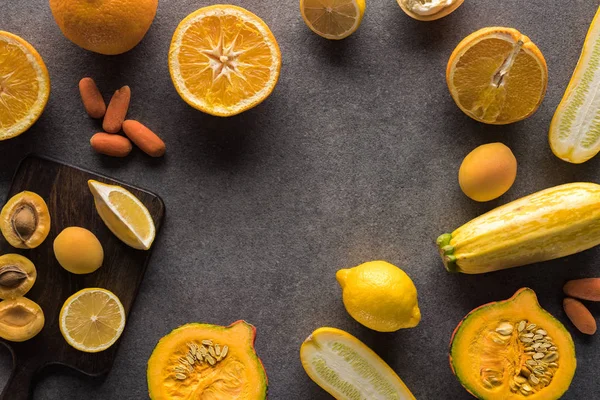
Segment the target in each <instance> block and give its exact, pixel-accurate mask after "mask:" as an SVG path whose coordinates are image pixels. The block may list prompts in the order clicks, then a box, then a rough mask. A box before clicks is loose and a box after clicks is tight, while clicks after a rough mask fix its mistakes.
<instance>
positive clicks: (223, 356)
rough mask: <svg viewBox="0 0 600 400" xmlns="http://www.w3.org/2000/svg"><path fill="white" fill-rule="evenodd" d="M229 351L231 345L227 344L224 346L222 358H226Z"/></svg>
mask: <svg viewBox="0 0 600 400" xmlns="http://www.w3.org/2000/svg"><path fill="white" fill-rule="evenodd" d="M228 352H229V346H227V345H225V346H223V348H222V349H221V358H225V356H226V355H227V353H228Z"/></svg>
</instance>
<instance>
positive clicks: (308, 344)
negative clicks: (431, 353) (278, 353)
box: [300, 328, 415, 400]
mask: <svg viewBox="0 0 600 400" xmlns="http://www.w3.org/2000/svg"><path fill="white" fill-rule="evenodd" d="M300 359H301V361H302V366H303V367H304V370H305V371H306V373H307V374H308V376H310V378H311V379H312V380H313V381H315V383H317V384H318V385H319V386H321V387H322V388H323V389H325V390H326V391H327V392H329V394H331V395H332V396H333V397H335V398H336V399H337V400H355V399H361V400H362V399H369V400H391V399H394V400H414V398H415V397H414V396H413V395H412V393H411V392H410V390H408V388H407V387H406V385H405V384H404V382H402V380H401V379H400V378H399V377H398V375H396V373H395V372H394V371H393V370H392V369H391V368H390V367H389V366H388V365H387V364H386V363H385V361H383V360H382V359H381V358H379V356H378V355H377V354H375V353H374V352H373V351H372V350H371V349H369V348H368V347H367V346H366V345H365V344H364V343H362V342H361V341H360V340H358V339H357V338H355V337H354V336H352V335H350V334H349V333H347V332H344V331H342V330H340V329H335V328H319V329H317V330H316V331H314V332H313V333H312V334H311V335H310V336H309V337H308V338H307V339H306V340H305V341H304V343H303V344H302V347H301V348H300Z"/></svg>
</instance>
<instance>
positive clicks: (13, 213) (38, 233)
mask: <svg viewBox="0 0 600 400" xmlns="http://www.w3.org/2000/svg"><path fill="white" fill-rule="evenodd" d="M0 230H2V234H3V235H4V238H5V239H6V241H7V242H8V243H10V244H11V246H13V247H16V248H18V249H34V248H36V247H38V246H39V245H40V244H42V242H43V241H44V240H46V237H47V236H48V233H49V232H50V213H49V212H48V206H47V205H46V202H45V201H44V199H42V198H41V197H40V196H39V195H37V194H36V193H33V192H27V191H25V192H21V193H18V194H16V195H14V196H13V197H12V198H11V199H10V200H9V201H8V202H7V203H6V205H5V206H4V207H3V208H2V212H1V213H0Z"/></svg>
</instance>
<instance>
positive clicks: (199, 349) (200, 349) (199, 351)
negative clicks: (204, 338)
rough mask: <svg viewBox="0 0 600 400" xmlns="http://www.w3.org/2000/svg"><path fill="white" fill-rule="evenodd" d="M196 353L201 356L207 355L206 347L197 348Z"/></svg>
mask: <svg viewBox="0 0 600 400" xmlns="http://www.w3.org/2000/svg"><path fill="white" fill-rule="evenodd" d="M197 352H198V353H200V354H201V355H202V356H205V355H206V354H208V350H206V347H204V346H200V347H198V351H197Z"/></svg>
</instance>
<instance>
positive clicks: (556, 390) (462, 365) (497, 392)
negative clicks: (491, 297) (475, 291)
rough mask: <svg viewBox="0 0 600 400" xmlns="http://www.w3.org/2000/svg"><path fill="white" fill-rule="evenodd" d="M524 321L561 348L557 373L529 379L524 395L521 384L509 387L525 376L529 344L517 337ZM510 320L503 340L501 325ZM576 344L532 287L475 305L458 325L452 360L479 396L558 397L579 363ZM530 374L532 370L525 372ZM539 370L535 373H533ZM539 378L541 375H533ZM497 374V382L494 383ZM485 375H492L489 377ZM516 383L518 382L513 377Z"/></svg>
mask: <svg viewBox="0 0 600 400" xmlns="http://www.w3.org/2000/svg"><path fill="white" fill-rule="evenodd" d="M521 321H527V325H531V324H535V325H536V326H537V327H536V328H535V329H534V330H537V329H543V330H544V331H546V332H547V336H548V337H550V338H551V341H552V343H553V344H554V346H555V347H556V348H557V350H556V352H557V353H558V356H559V358H558V360H556V361H555V362H556V364H558V367H557V368H556V369H552V371H553V377H552V378H551V379H549V380H550V382H549V384H548V385H547V386H545V387H544V386H543V385H537V386H536V385H532V384H531V382H529V381H527V384H528V385H529V386H530V387H532V389H533V390H532V391H531V392H530V393H529V394H528V395H527V396H525V395H524V394H523V393H522V392H521V390H517V391H516V392H515V391H514V390H513V389H511V382H512V381H513V380H514V378H515V376H522V374H523V373H525V372H527V371H524V372H521V371H523V370H524V369H525V368H526V367H525V366H526V365H527V364H526V361H527V360H530V359H532V355H531V354H527V353H528V352H527V351H526V348H527V346H530V344H524V343H522V342H521V339H520V338H519V336H520V335H522V334H523V333H525V332H527V330H526V329H525V330H523V331H521V332H519V331H518V325H519V323H520V322H521ZM503 323H508V324H511V325H512V326H513V327H514V331H513V332H512V333H511V334H510V335H509V336H510V339H507V340H506V341H505V342H502V341H501V340H500V341H497V340H498V332H497V329H498V327H499V326H501V324H503ZM576 364H577V361H576V358H575V346H574V344H573V340H572V339H571V335H570V334H569V332H568V331H567V330H566V329H565V327H564V326H563V325H562V324H561V323H560V322H559V321H558V320H556V319H555V318H554V317H553V316H552V315H550V314H549V313H548V312H547V311H545V310H544V309H543V308H541V307H540V305H539V304H538V302H537V297H536V295H535V293H534V292H533V290H531V289H527V288H525V289H521V290H519V291H518V292H517V293H516V294H515V295H514V296H513V297H512V298H510V299H508V300H506V301H501V302H496V303H490V304H487V305H484V306H481V307H479V308H477V309H475V310H473V311H472V312H471V313H469V315H467V317H465V319H464V320H463V321H462V322H461V323H460V324H459V325H458V327H457V328H456V330H455V332H454V335H453V338H452V342H451V345H450V366H451V368H452V371H453V372H454V374H455V375H456V377H457V378H458V380H459V381H460V383H461V384H462V385H463V386H464V387H465V389H467V391H469V392H470V393H471V394H473V395H474V396H475V397H477V398H479V399H493V400H514V399H523V398H527V399H533V400H552V399H558V398H560V397H561V396H562V395H563V394H564V393H565V392H566V390H567V389H568V388H569V385H570V384H571V381H572V379H573V375H574V374H575V368H576ZM527 374H528V373H527ZM534 375H535V374H534ZM535 376H536V377H537V378H541V376H538V375H535ZM493 379H497V380H498V381H499V382H496V383H495V384H492V385H490V384H489V382H490V381H493ZM486 380H487V381H488V382H487V383H486ZM512 384H513V385H514V382H512Z"/></svg>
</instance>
